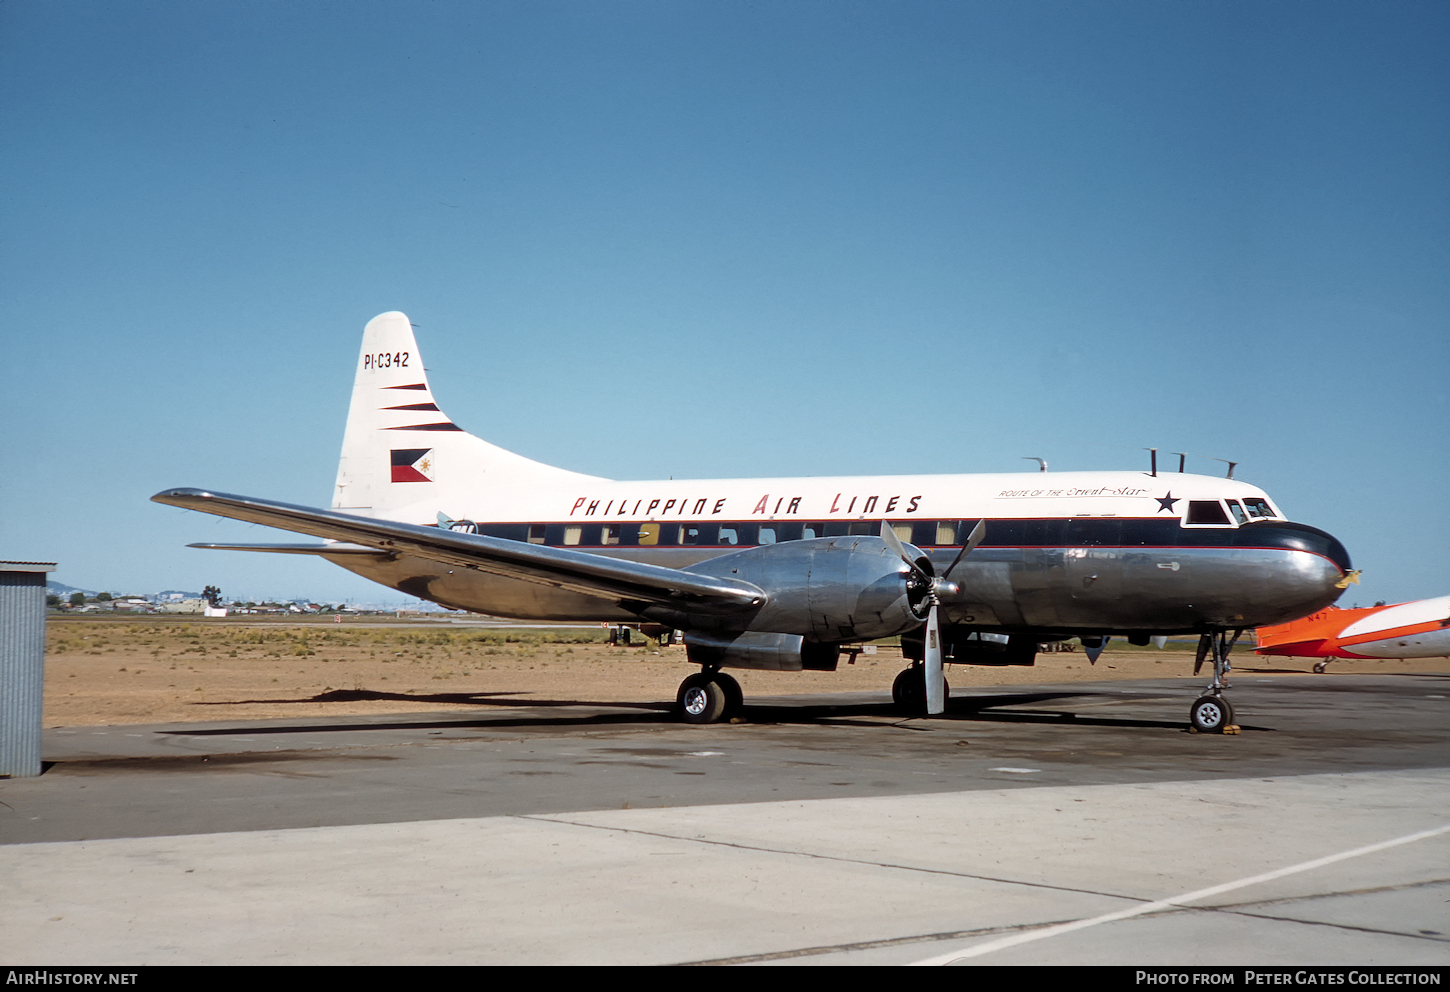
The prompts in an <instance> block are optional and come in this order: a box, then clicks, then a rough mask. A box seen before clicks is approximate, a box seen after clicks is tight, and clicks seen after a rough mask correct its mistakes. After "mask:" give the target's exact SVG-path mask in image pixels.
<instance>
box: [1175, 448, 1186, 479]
mask: <svg viewBox="0 0 1450 992" xmlns="http://www.w3.org/2000/svg"><path fill="white" fill-rule="evenodd" d="M1173 453H1174V454H1175V455H1177V456H1178V474H1179V475H1182V474H1183V463H1184V462H1186V461H1188V453H1187V452H1184V451H1175V452H1173Z"/></svg>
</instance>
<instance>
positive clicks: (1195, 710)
mask: <svg viewBox="0 0 1450 992" xmlns="http://www.w3.org/2000/svg"><path fill="white" fill-rule="evenodd" d="M1188 722H1189V723H1191V724H1192V725H1193V729H1194V730H1196V731H1198V732H1199V733H1200V734H1221V733H1223V729H1224V728H1225V727H1227V726H1229V725H1230V724H1232V723H1233V722H1234V710H1233V707H1232V706H1230V705H1229V701H1228V700H1227V699H1224V698H1223V697H1222V696H1199V697H1198V698H1197V699H1195V700H1194V701H1193V705H1192V706H1190V707H1189V708H1188Z"/></svg>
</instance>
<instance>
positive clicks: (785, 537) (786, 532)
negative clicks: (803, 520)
mask: <svg viewBox="0 0 1450 992" xmlns="http://www.w3.org/2000/svg"><path fill="white" fill-rule="evenodd" d="M770 526H771V527H773V528H775V540H776V543H780V542H781V541H799V540H800V539H801V531H802V530H803V528H802V526H801V525H800V524H799V523H793V522H791V521H789V520H777V521H776V522H775V523H773V524H771V525H770ZM764 535H765V531H764V529H763V528H762V530H761V539H760V543H761V544H764V543H765V536H764Z"/></svg>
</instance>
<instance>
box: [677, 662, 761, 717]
mask: <svg viewBox="0 0 1450 992" xmlns="http://www.w3.org/2000/svg"><path fill="white" fill-rule="evenodd" d="M744 698H745V694H744V693H743V692H741V690H740V683H739V682H736V681H735V680H734V679H733V678H731V677H730V676H728V675H724V674H722V673H721V672H720V670H719V669H712V668H706V669H704V670H703V671H700V672H696V673H695V674H694V675H691V676H689V677H688V678H686V679H685V681H683V682H681V683H680V691H679V692H678V693H676V695H675V708H676V709H677V710H678V711H679V714H680V717H681V719H683V720H684V721H685V722H686V723H717V722H719V721H721V720H728V719H730V718H731V717H733V716H736V715H737V714H739V712H740V709H741V706H742V705H743V703H744Z"/></svg>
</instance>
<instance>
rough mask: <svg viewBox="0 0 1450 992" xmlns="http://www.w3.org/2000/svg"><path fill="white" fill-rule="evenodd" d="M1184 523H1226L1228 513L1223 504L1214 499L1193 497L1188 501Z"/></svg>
mask: <svg viewBox="0 0 1450 992" xmlns="http://www.w3.org/2000/svg"><path fill="white" fill-rule="evenodd" d="M1183 522H1184V523H1186V524H1224V525H1226V524H1228V515H1227V514H1226V513H1224V512H1223V504H1222V503H1220V502H1219V501H1218V500H1216V499H1193V500H1189V501H1188V517H1187V519H1185V520H1184V521H1183Z"/></svg>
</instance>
